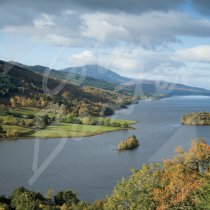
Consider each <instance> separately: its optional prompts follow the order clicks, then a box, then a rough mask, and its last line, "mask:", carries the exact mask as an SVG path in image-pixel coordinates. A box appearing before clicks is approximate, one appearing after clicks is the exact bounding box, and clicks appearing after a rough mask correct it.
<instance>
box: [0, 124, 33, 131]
mask: <svg viewBox="0 0 210 210" xmlns="http://www.w3.org/2000/svg"><path fill="white" fill-rule="evenodd" d="M2 127H3V129H4V130H6V131H8V130H9V131H12V130H16V131H18V133H25V132H30V131H32V129H30V128H24V127H21V126H15V125H2Z"/></svg>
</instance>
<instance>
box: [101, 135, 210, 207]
mask: <svg viewBox="0 0 210 210" xmlns="http://www.w3.org/2000/svg"><path fill="white" fill-rule="evenodd" d="M209 167H210V146H209V145H208V144H206V143H205V142H204V140H202V139H199V140H196V141H193V143H192V146H191V148H190V149H189V151H188V152H186V153H185V152H184V151H183V150H182V148H181V147H179V148H178V149H177V154H176V156H175V157H174V158H173V159H172V160H165V161H163V163H162V164H151V165H143V167H142V168H141V170H138V171H134V172H133V174H132V176H131V177H130V178H129V179H128V180H125V179H123V180H122V182H121V183H119V184H118V185H117V186H116V187H115V188H114V192H113V194H112V195H111V196H109V197H108V198H107V202H106V203H105V205H104V209H105V210H110V209H113V210H121V209H124V210H134V209H135V210H148V209H157V210H169V209H195V210H197V209H210V208H209V207H210V196H209V195H210V183H209V182H210V181H209V180H210V169H209Z"/></svg>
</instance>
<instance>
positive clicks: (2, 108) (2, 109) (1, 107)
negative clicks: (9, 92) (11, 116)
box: [0, 104, 9, 116]
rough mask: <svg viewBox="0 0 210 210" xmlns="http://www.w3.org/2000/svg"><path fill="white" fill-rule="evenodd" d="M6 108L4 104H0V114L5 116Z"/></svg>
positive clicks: (6, 113)
mask: <svg viewBox="0 0 210 210" xmlns="http://www.w3.org/2000/svg"><path fill="white" fill-rule="evenodd" d="M8 112H9V110H8V108H7V107H6V106H5V105H4V104H0V115H1V116H6V115H8Z"/></svg>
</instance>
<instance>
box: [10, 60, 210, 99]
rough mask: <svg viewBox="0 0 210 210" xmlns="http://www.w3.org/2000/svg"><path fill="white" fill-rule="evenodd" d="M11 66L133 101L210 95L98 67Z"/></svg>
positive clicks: (193, 88)
mask: <svg viewBox="0 0 210 210" xmlns="http://www.w3.org/2000/svg"><path fill="white" fill-rule="evenodd" d="M13 64H15V65H18V66H20V67H23V68H25V69H29V70H32V71H34V72H36V73H40V74H42V75H45V74H46V73H47V74H49V76H50V77H52V78H55V79H59V80H65V81H70V82H71V84H74V85H79V86H86V85H87V86H91V87H95V88H100V89H105V90H109V91H115V92H117V93H119V94H124V95H131V96H133V95H135V96H137V97H138V96H144V95H146V96H151V95H153V96H160V95H164V96H165V95H167V96H173V95H210V91H209V90H206V89H203V88H197V87H190V86H187V85H183V84H177V83H170V82H166V81H153V80H146V79H141V80H138V79H131V78H126V77H123V76H121V75H119V74H117V73H115V72H113V71H111V70H109V69H107V68H104V67H101V66H99V65H85V66H80V67H70V68H66V69H62V70H55V69H49V68H48V67H44V66H39V65H36V66H26V65H23V64H19V63H14V62H13Z"/></svg>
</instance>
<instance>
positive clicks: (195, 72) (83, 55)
mask: <svg viewBox="0 0 210 210" xmlns="http://www.w3.org/2000/svg"><path fill="white" fill-rule="evenodd" d="M209 8H210V1H208V0H199V1H198V0H173V1H169V0H145V1H143V0H120V1H113V0H60V1H55V0H36V1H33V0H16V1H12V0H0V59H1V60H5V61H16V62H20V63H23V64H27V65H43V66H47V67H50V68H52V69H63V68H66V67H70V66H81V65H86V64H98V65H101V66H103V67H106V68H109V69H111V70H113V71H115V72H117V73H119V74H121V75H123V76H127V77H131V78H138V79H152V80H165V81H169V82H176V83H177V82H178V83H183V84H186V85H191V86H197V87H203V88H206V89H210V9H209Z"/></svg>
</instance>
